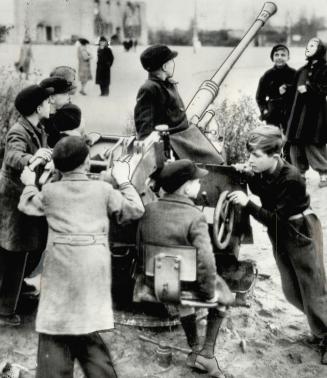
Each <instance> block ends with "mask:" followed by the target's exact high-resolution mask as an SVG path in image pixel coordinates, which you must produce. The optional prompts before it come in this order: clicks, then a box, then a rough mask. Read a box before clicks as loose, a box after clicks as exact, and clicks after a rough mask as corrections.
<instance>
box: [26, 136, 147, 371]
mask: <svg viewBox="0 0 327 378" xmlns="http://www.w3.org/2000/svg"><path fill="white" fill-rule="evenodd" d="M53 161H54V165H55V167H56V168H57V169H58V170H59V171H60V172H61V174H62V179H61V180H60V181H57V182H53V183H48V184H45V185H44V186H43V187H42V191H39V190H38V188H37V187H35V186H34V180H35V177H34V173H33V172H31V171H30V170H29V169H25V170H24V171H23V173H22V176H21V180H22V182H23V183H24V184H25V185H26V187H25V189H24V191H23V193H22V195H21V198H20V203H19V209H20V210H21V211H23V212H24V213H26V214H29V215H33V216H35V217H40V216H41V217H43V216H46V218H47V221H48V225H49V236H48V243H47V248H46V258H45V260H44V267H43V273H42V280H41V296H40V302H39V307H38V313H37V317H36V331H37V332H39V351H38V365H37V374H36V376H37V377H38V378H44V377H47V378H61V377H62V378H64V377H71V376H73V369H74V360H75V359H77V360H78V361H79V363H80V365H81V367H82V369H83V371H84V374H85V376H87V377H90V378H113V377H117V375H116V373H115V370H114V367H113V365H112V362H111V359H110V354H109V351H108V349H107V347H106V345H105V344H104V342H103V341H102V339H101V337H100V335H99V334H98V332H99V331H105V330H109V329H112V328H113V326H114V323H113V310H112V299H111V262H110V251H109V244H108V243H109V241H108V231H109V223H110V222H109V218H112V217H114V218H115V219H116V221H117V222H118V223H119V224H120V223H123V222H126V221H129V220H133V219H138V218H140V217H141V216H142V215H143V212H144V208H143V204H142V201H141V199H140V197H139V195H138V194H137V192H136V190H135V189H134V187H133V186H132V185H131V183H130V182H129V166H128V164H127V163H126V162H115V164H114V167H113V170H112V176H113V178H114V179H115V181H116V183H117V185H118V189H119V190H116V189H113V187H112V186H111V185H110V184H108V183H107V182H104V181H91V180H88V178H87V176H86V169H87V167H88V164H89V149H88V146H87V145H86V143H85V141H84V139H83V138H81V137H78V136H67V137H65V138H63V139H61V140H60V141H59V142H58V143H57V144H56V146H55V148H54V150H53Z"/></svg>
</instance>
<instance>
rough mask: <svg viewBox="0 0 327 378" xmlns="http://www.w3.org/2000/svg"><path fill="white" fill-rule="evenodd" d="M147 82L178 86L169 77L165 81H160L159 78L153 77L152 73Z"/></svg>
mask: <svg viewBox="0 0 327 378" xmlns="http://www.w3.org/2000/svg"><path fill="white" fill-rule="evenodd" d="M149 80H153V81H157V82H158V83H168V84H170V85H176V84H178V82H177V81H176V80H174V79H173V78H172V77H170V78H168V79H166V80H162V79H160V77H158V76H156V75H154V74H153V73H149Z"/></svg>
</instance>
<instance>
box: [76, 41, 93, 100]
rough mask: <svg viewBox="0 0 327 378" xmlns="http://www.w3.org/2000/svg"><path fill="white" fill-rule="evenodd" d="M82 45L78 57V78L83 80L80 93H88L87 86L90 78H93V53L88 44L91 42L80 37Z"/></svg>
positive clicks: (79, 47)
mask: <svg viewBox="0 0 327 378" xmlns="http://www.w3.org/2000/svg"><path fill="white" fill-rule="evenodd" d="M79 43H80V46H78V51H77V58H78V78H79V81H80V82H81V90H80V91H79V93H80V94H82V95H84V96H85V95H86V92H85V86H86V84H87V82H88V81H89V80H92V74H91V59H92V55H91V53H90V52H89V51H88V48H87V46H88V44H89V43H90V42H89V41H88V40H87V39H85V38H80V39H79Z"/></svg>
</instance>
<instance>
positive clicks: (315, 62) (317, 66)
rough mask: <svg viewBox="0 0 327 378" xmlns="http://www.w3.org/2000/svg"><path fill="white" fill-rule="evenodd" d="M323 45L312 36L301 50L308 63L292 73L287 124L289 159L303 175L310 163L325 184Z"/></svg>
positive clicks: (326, 75)
mask: <svg viewBox="0 0 327 378" xmlns="http://www.w3.org/2000/svg"><path fill="white" fill-rule="evenodd" d="M325 55H326V47H325V46H324V44H323V43H322V42H321V40H320V39H318V38H312V39H310V41H309V42H308V44H307V47H306V49H305V56H306V59H307V61H308V63H307V64H306V65H305V66H303V67H301V68H300V69H299V70H298V71H297V73H296V79H295V85H294V101H293V106H292V110H291V114H290V119H289V122H288V125H287V132H286V136H287V140H288V142H289V143H290V155H291V162H292V164H293V165H295V166H296V167H297V168H298V169H299V170H300V172H301V174H302V175H303V176H304V175H305V172H306V171H307V170H308V169H309V166H311V168H312V169H314V170H315V171H317V172H318V173H319V175H320V183H319V187H327V148H326V143H327V105H326V95H327V63H326V58H325Z"/></svg>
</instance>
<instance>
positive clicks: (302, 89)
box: [297, 85, 307, 93]
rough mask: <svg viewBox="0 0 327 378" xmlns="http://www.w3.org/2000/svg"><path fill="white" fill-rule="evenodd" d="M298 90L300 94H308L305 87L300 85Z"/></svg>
mask: <svg viewBox="0 0 327 378" xmlns="http://www.w3.org/2000/svg"><path fill="white" fill-rule="evenodd" d="M297 90H298V91H299V92H300V93H305V92H307V87H306V86H305V85H299V86H298V87H297Z"/></svg>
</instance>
